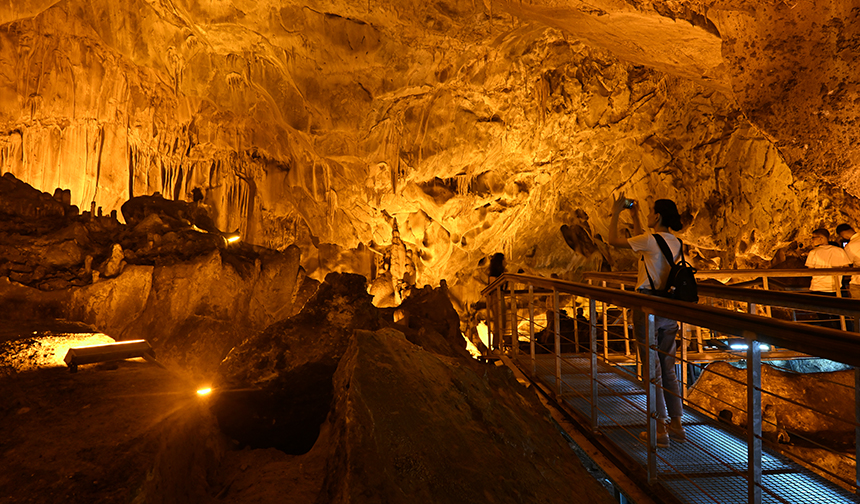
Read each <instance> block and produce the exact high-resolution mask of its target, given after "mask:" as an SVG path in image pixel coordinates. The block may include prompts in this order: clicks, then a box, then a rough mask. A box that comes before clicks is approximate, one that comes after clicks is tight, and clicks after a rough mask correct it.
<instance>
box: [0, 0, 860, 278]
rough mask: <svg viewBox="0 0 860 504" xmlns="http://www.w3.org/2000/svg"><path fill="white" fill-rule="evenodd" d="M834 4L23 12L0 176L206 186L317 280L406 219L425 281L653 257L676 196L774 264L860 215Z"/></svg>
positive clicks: (78, 187)
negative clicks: (496, 263)
mask: <svg viewBox="0 0 860 504" xmlns="http://www.w3.org/2000/svg"><path fill="white" fill-rule="evenodd" d="M825 3H826V4H827V5H826V6H825V7H826V8H822V9H818V10H816V11H813V10H812V7H811V6H812V2H811V1H809V2H802V1H797V2H789V3H787V2H774V1H766V0H761V1H759V2H753V1H741V0H738V1H733V2H730V1H724V2H692V1H691V2H660V1H655V2H644V1H630V2H617V1H609V0H606V1H602V2H595V3H594V5H592V6H590V7H588V8H586V7H584V6H576V5H574V6H571V5H567V2H555V1H552V0H547V1H537V0H536V1H533V2H530V3H525V4H523V3H520V2H497V1H490V0H485V1H484V2H465V1H463V2H454V1H448V2H437V3H435V4H432V5H431V4H425V3H422V2H417V1H416V2H409V1H399V2H378V3H374V2H367V3H361V4H349V5H343V4H341V3H338V2H334V1H328V2H316V3H314V4H313V5H310V4H306V3H303V2H278V3H277V4H275V3H270V2H256V3H250V2H247V3H246V2H206V3H205V4H204V3H202V2H197V1H194V0H184V1H179V2H163V1H160V0H154V1H144V0H132V1H130V2H124V3H122V4H115V3H112V2H109V1H107V0H96V1H92V2H86V1H83V0H70V1H60V2H47V1H33V0H31V1H27V2H23V3H18V4H16V5H15V6H14V7H13V6H0V22H2V23H3V24H2V25H0V90H2V92H0V97H2V98H0V171H2V172H6V171H10V172H12V173H14V174H15V175H16V176H18V177H19V178H21V179H23V180H25V181H27V182H28V183H30V184H32V185H34V186H35V187H37V188H39V189H41V190H44V191H49V192H51V191H53V189H54V188H55V187H64V188H69V189H71V192H72V198H73V203H74V204H76V205H78V206H79V207H80V208H81V209H82V210H86V209H89V208H90V205H92V204H93V202H94V203H95V205H96V206H99V207H103V208H104V209H105V212H109V211H110V210H112V209H116V208H118V207H119V205H120V204H121V203H122V202H123V201H125V200H126V199H127V198H128V197H130V196H133V195H142V194H152V193H154V192H160V193H162V194H163V195H164V196H165V197H167V198H174V199H190V198H191V191H192V190H193V189H194V188H198V187H199V188H202V189H203V190H204V192H205V202H206V203H207V204H209V205H210V206H211V207H212V208H213V209H214V210H215V212H216V216H215V217H216V222H217V224H218V226H219V227H220V228H221V229H223V230H230V231H232V230H235V229H239V230H240V232H241V233H242V234H243V236H244V237H245V239H246V240H247V241H250V242H252V243H257V244H261V245H265V246H268V247H271V248H276V249H284V248H285V247H286V246H288V245H289V244H291V243H296V244H297V245H299V246H300V247H301V248H302V252H303V254H302V256H303V260H304V261H305V263H304V265H305V267H306V268H308V269H309V266H308V264H307V258H308V257H314V256H317V257H319V256H320V255H321V254H322V252H321V251H322V250H323V249H322V245H321V244H326V243H331V244H334V245H335V249H338V250H341V251H342V252H343V253H342V254H341V255H342V256H343V260H342V262H343V263H344V264H348V263H350V262H351V260H350V259H349V250H350V249H353V248H354V247H356V246H358V245H359V244H361V243H363V244H368V243H371V242H375V243H381V244H385V243H389V242H390V240H391V229H392V225H393V223H394V222H395V221H396V222H397V224H398V226H399V229H400V233H401V236H402V238H403V240H404V241H405V242H406V244H407V246H408V247H409V248H410V249H411V250H413V251H414V252H415V254H416V257H417V258H418V259H417V262H418V264H417V265H416V266H417V270H418V284H419V285H421V284H424V283H430V284H436V283H438V281H439V280H440V279H443V278H446V279H449V283H450V284H456V283H461V284H464V285H465V284H467V283H468V282H470V281H474V279H475V269H476V265H477V262H478V260H479V259H480V258H482V257H485V256H486V255H488V254H491V253H493V252H496V251H500V250H501V251H504V252H505V253H506V254H508V257H509V264H510V266H511V267H515V268H519V267H522V268H525V269H526V270H527V271H529V272H536V273H542V274H547V273H552V272H554V273H559V274H561V275H563V276H565V277H569V278H572V277H575V274H576V272H578V271H582V270H591V269H598V268H601V267H606V266H611V267H613V268H616V269H628V268H630V267H632V265H633V263H632V260H633V256H632V255H630V254H626V253H619V252H617V251H614V250H612V249H610V248H609V247H607V246H606V245H605V243H604V242H603V239H602V236H603V235H604V234H605V232H606V226H607V224H608V217H609V205H610V199H611V198H612V197H614V196H617V195H618V194H620V193H622V192H623V193H625V194H626V195H628V196H630V197H635V198H641V199H648V198H652V197H670V198H674V199H675V200H676V201H677V202H678V203H679V207H680V208H681V211H682V212H683V214H684V219H685V224H687V228H686V229H685V230H684V231H683V232H682V233H681V237H682V239H684V241H685V243H687V244H689V245H690V246H691V252H690V255H691V256H692V257H694V258H695V260H696V263H697V265H698V266H700V267H724V268H725V267H753V266H767V265H769V264H771V263H772V262H774V259H775V258H776V259H778V260H781V259H783V258H784V257H785V253H786V251H789V252H791V251H793V250H795V249H796V248H797V246H798V242H800V244H802V243H804V240H805V239H806V234H808V232H809V231H811V229H813V228H815V227H819V226H822V225H824V226H828V227H831V228H832V227H834V226H835V225H836V224H837V223H839V222H841V221H843V220H848V221H855V220H856V218H857V217H858V216H860V211H858V210H860V209H858V204H857V200H856V198H855V197H854V196H853V194H856V193H857V191H856V190H855V187H854V185H853V182H852V181H853V177H854V175H853V171H852V169H853V165H852V162H853V161H852V159H853V154H852V152H853V151H851V149H850V148H847V147H846V148H844V149H843V148H841V147H840V149H842V150H838V152H837V146H840V145H847V146H850V145H853V143H854V142H852V141H851V138H852V137H851V136H850V135H852V134H853V133H852V130H851V128H850V125H851V124H853V122H851V121H852V120H853V119H851V117H853V116H851V114H853V110H854V109H853V100H854V98H853V96H854V94H852V93H853V91H852V90H853V89H854V87H853V84H852V83H851V79H852V77H851V76H850V75H848V73H847V70H846V68H848V66H850V65H849V64H850V63H851V62H852V61H853V58H854V52H853V49H851V47H853V46H852V45H851V44H852V41H853V32H852V31H851V28H850V19H852V17H851V16H854V15H855V14H856V12H857V11H856V10H851V9H850V8H849V6H847V5H845V4H843V3H840V2H837V1H836V0H833V1H831V2H825ZM839 19H844V21H842V22H841V24H840V23H837V22H836V21H834V20H839ZM786 27H791V30H787V28H786ZM780 30H782V31H780ZM804 30H806V31H804ZM801 31H804V33H805V35H804V36H803V37H800V35H798V34H799V33H800V32H801ZM792 34H794V35H792ZM791 37H794V38H791ZM789 39H790V41H791V42H792V43H793V44H794V45H790V44H787V43H781V42H785V41H787V40H789ZM833 48H839V50H838V51H836V52H835V54H836V56H833V57H830V58H829V59H824V58H822V57H821V55H823V54H829V52H828V51H832V50H834V49H833ZM801 49H803V50H801ZM804 51H806V52H804ZM799 60H804V61H806V62H807V63H808V64H807V65H805V66H803V67H801V66H798V61H799ZM812 62H814V63H815V65H814V66H813V65H812ZM779 69H781V70H779ZM778 70H779V71H778ZM795 70H799V71H795ZM840 75H841V76H842V80H841V81H839V79H838V76H840ZM792 79H794V81H792ZM816 79H817V80H816ZM825 80H826V81H827V82H826V83H825V84H826V86H824V87H826V88H827V91H826V92H825V93H824V94H823V95H821V94H820V93H818V92H819V91H823V90H824V87H822V86H817V87H816V86H813V85H812V84H811V83H813V81H814V82H818V81H822V82H823V81H825ZM788 81H792V82H794V84H792V86H789V85H788V84H785V83H786V82H788ZM840 82H841V83H842V85H841V87H840ZM756 84H757V85H758V87H756ZM765 84H766V85H767V86H765ZM778 84H779V85H781V86H782V87H779V85H778ZM767 89H771V90H774V92H772V93H769V92H767V91H766V90H767ZM814 89H817V90H818V91H815V92H813V90H814ZM801 90H805V91H803V92H801ZM831 90H833V91H834V92H832V93H831V92H830V91H831ZM777 91H778V92H777ZM816 93H818V94H816ZM816 100H818V101H816ZM822 100H824V101H826V102H827V104H828V105H827V107H829V108H826V109H824V108H821V107H820V106H817V105H816V104H818V102H821V103H824V102H822ZM768 103H769V104H770V105H768ZM849 105H850V106H849ZM810 118H814V119H815V120H814V121H812V120H811V119H810ZM804 146H805V147H804ZM798 149H800V150H798ZM561 224H568V225H570V226H571V227H572V228H573V229H574V230H576V237H577V240H576V242H577V243H576V246H575V247H573V248H571V247H568V246H567V244H565V241H564V239H563V238H562V236H561V234H560V233H559V232H558V229H559V227H560V226H561ZM326 253H327V254H328V253H330V252H326ZM339 257H340V256H339ZM353 262H354V261H353ZM317 264H318V270H319V271H315V272H312V273H313V274H315V275H317V276H324V275H325V273H326V272H327V271H330V270H336V269H339V268H340V269H343V268H345V267H346V266H344V265H340V266H338V265H337V264H333V265H326V266H325V267H323V266H322V261H320V260H318V261H317Z"/></svg>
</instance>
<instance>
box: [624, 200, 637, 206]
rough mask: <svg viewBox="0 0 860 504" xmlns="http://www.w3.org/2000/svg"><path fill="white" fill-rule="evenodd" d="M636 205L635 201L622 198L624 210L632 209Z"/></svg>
mask: <svg viewBox="0 0 860 504" xmlns="http://www.w3.org/2000/svg"><path fill="white" fill-rule="evenodd" d="M635 203H636V200H632V199H629V198H624V208H633V205H634V204H635Z"/></svg>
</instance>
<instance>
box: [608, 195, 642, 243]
mask: <svg viewBox="0 0 860 504" xmlns="http://www.w3.org/2000/svg"><path fill="white" fill-rule="evenodd" d="M625 199H626V198H624V196H620V197H619V198H618V199H617V200H615V203H613V204H612V219H610V221H609V237H608V239H607V242H608V243H609V244H610V245H612V246H614V247H620V248H631V247H630V243H629V242H628V241H627V238H625V237H623V236H619V235H618V217H619V216H620V215H621V211H622V210H624V203H625ZM633 208H636V202H635V201H634V202H633ZM634 215H635V212H634ZM637 222H639V219H638V218H636V217H634V219H633V225H634V226H635V225H636V223H637ZM639 227H641V225H640V226H639Z"/></svg>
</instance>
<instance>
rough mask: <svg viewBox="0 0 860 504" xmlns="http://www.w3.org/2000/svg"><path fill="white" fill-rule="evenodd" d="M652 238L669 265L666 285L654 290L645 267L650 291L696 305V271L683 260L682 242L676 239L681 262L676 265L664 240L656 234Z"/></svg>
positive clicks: (697, 298) (697, 294) (697, 300)
mask: <svg viewBox="0 0 860 504" xmlns="http://www.w3.org/2000/svg"><path fill="white" fill-rule="evenodd" d="M653 236H654V239H655V240H657V245H659V246H660V250H662V251H663V256H664V257H665V258H666V261H667V262H668V263H669V277H668V278H667V279H666V285H665V286H663V288H662V289H659V290H658V289H655V288H654V280H652V279H651V274H650V273H648V268H647V267H646V268H645V273H646V274H647V275H648V281H649V282H651V291H652V292H653V293H654V294H655V295H657V296H661V297H667V298H670V299H677V300H678V301H689V302H691V303H698V302H699V289H698V287H696V271H697V270H696V268H694V267H692V266H690V263H688V262H687V260H686V259H684V242H682V241H681V240H680V239H678V243H680V244H681V260H680V261H678V262H677V263H676V262H675V261H674V260H672V251H671V250H669V244H668V243H666V240H665V239H663V237H662V236H660V235H659V234H656V233H655V234H654V235H653Z"/></svg>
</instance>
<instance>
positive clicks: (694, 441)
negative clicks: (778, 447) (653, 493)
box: [520, 354, 860, 504]
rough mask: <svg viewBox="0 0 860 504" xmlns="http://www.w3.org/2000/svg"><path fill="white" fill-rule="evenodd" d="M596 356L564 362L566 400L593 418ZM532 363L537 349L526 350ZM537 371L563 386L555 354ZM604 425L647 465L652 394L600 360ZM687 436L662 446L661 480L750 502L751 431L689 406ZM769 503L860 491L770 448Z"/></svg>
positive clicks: (831, 500) (711, 497)
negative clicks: (743, 432) (645, 436)
mask: <svg viewBox="0 0 860 504" xmlns="http://www.w3.org/2000/svg"><path fill="white" fill-rule="evenodd" d="M590 364H591V360H590V358H587V357H579V356H565V358H564V360H563V361H562V366H561V368H562V376H561V387H560V389H561V395H560V399H561V400H562V402H563V403H564V404H565V405H566V406H567V407H568V408H570V409H571V411H573V412H576V413H578V414H579V415H580V416H582V417H585V418H590V417H591V371H590ZM520 365H521V367H522V368H523V369H531V366H532V362H531V358H530V357H529V356H521V357H520ZM534 365H535V369H536V371H537V372H536V375H537V378H538V379H539V380H540V381H542V382H543V383H545V384H547V385H549V386H550V387H551V388H552V389H553V390H557V387H558V385H557V384H556V378H555V369H556V362H555V357H554V356H553V355H545V354H542V355H538V356H536V361H535V363H534ZM596 374H597V382H598V387H597V389H598V400H597V409H598V427H599V429H600V431H601V432H602V433H603V434H604V436H605V437H606V438H607V439H609V440H611V442H612V443H614V444H615V446H616V447H618V448H620V449H621V450H622V451H623V452H624V453H626V454H627V456H629V457H630V458H631V460H633V461H635V462H636V463H638V464H639V465H640V466H642V468H643V469H642V470H643V472H644V471H645V469H644V467H645V465H646V464H647V456H648V453H647V447H646V446H645V444H644V442H642V441H640V440H639V433H640V432H642V431H644V430H645V418H646V414H645V411H646V398H645V393H644V390H643V389H642V387H641V385H640V384H639V382H637V381H636V380H635V376H630V375H623V374H619V373H618V372H615V371H614V370H613V369H612V367H611V366H609V365H607V364H604V363H602V362H599V361H598V369H597V373H596ZM683 422H684V428H685V430H686V433H687V442H686V443H677V442H672V443H671V446H670V447H669V448H658V450H657V474H658V481H659V482H660V483H661V484H662V485H663V486H664V487H665V488H666V489H668V490H669V491H670V492H671V493H672V494H673V495H675V497H677V498H678V500H679V501H680V502H684V503H690V504H699V503H711V504H713V503H717V504H734V503H737V504H743V503H746V502H747V479H746V476H745V475H746V470H747V444H746V440H745V439H744V438H743V437H739V436H737V435H735V434H733V433H730V432H727V431H726V430H724V429H723V426H721V425H720V424H718V423H717V422H715V421H713V420H712V419H710V418H709V417H706V416H704V415H701V414H699V413H697V412H695V411H691V410H686V411H685V412H684V418H683ZM761 464H762V471H763V474H762V487H763V491H762V502H763V503H767V504H771V503H774V504H777V503H780V504H784V503H788V504H805V503H809V504H836V503H839V504H842V503H845V504H851V503H855V504H856V503H860V497H858V496H856V495H854V494H852V493H850V492H849V491H847V490H845V489H843V488H842V487H840V486H838V485H836V484H834V483H831V482H830V481H828V480H826V479H824V478H822V477H820V476H818V475H817V474H815V473H813V472H811V471H809V470H807V469H805V468H803V467H801V466H799V465H798V464H795V463H794V462H792V461H790V460H788V459H786V458H784V457H782V456H780V455H778V454H775V453H769V452H767V450H766V449H763V450H762V461H761Z"/></svg>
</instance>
